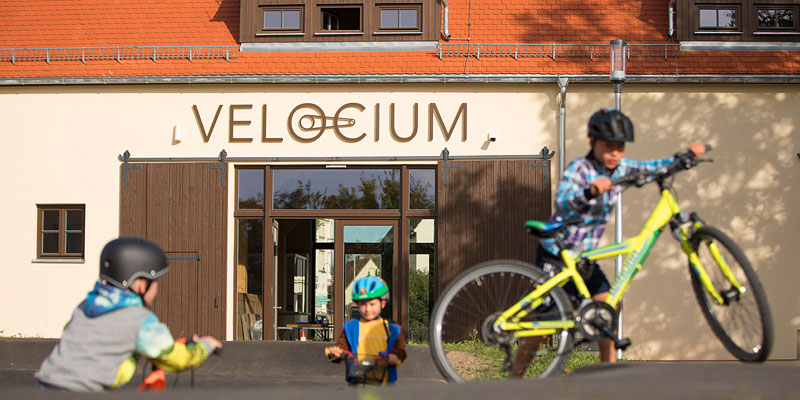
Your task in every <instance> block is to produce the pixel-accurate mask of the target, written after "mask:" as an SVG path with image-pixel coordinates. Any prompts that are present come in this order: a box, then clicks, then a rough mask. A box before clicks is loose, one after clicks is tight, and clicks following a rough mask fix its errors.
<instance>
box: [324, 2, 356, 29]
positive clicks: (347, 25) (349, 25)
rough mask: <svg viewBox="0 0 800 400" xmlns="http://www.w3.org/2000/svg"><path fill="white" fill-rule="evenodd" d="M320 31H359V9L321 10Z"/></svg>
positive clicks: (336, 8)
mask: <svg viewBox="0 0 800 400" xmlns="http://www.w3.org/2000/svg"><path fill="white" fill-rule="evenodd" d="M321 14H322V29H323V30H326V31H359V30H361V9H360V8H355V7H353V8H351V7H330V8H322V9H321Z"/></svg>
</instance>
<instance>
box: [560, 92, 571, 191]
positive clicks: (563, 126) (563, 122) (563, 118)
mask: <svg viewBox="0 0 800 400" xmlns="http://www.w3.org/2000/svg"><path fill="white" fill-rule="evenodd" d="M568 84H569V78H562V77H559V78H558V90H559V91H560V92H561V97H560V99H559V102H558V103H559V109H558V179H561V175H562V174H563V173H564V163H565V162H566V157H565V156H564V153H565V152H566V147H567V144H566V143H567V140H566V136H567V85H568Z"/></svg>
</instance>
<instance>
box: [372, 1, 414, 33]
mask: <svg viewBox="0 0 800 400" xmlns="http://www.w3.org/2000/svg"><path fill="white" fill-rule="evenodd" d="M380 21H381V27H380V29H391V30H398V29H414V30H419V27H420V23H419V7H417V6H414V7H402V8H401V7H381V9H380Z"/></svg>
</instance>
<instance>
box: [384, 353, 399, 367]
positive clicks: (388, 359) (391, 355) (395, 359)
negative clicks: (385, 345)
mask: <svg viewBox="0 0 800 400" xmlns="http://www.w3.org/2000/svg"><path fill="white" fill-rule="evenodd" d="M398 361H400V359H399V358H398V357H397V354H394V353H389V356H388V357H386V362H387V363H389V365H397V362H398Z"/></svg>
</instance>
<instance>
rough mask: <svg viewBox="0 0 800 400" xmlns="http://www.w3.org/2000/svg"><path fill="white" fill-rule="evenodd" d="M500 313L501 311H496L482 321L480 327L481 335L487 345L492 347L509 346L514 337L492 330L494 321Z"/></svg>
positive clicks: (507, 333)
mask: <svg viewBox="0 0 800 400" xmlns="http://www.w3.org/2000/svg"><path fill="white" fill-rule="evenodd" d="M502 313H503V312H502V311H498V312H496V313H494V314H491V315H489V316H488V317H486V319H485V320H483V324H482V325H481V335H482V336H483V340H484V341H485V342H486V343H487V344H491V345H494V346H511V343H512V342H513V341H514V335H512V334H511V333H509V332H504V331H500V332H497V331H495V329H494V321H496V320H497V317H499V316H500V315H501V314H502Z"/></svg>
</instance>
